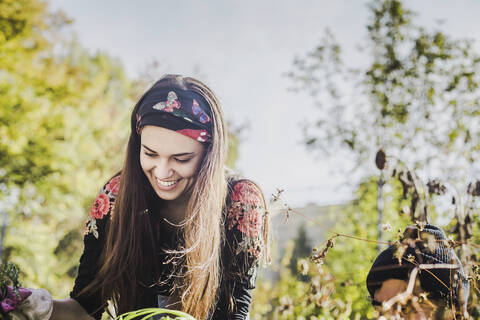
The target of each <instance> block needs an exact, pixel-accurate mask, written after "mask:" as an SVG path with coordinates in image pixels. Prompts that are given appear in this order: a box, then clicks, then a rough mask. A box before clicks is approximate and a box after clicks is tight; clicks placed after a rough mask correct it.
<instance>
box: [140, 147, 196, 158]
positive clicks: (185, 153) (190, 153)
mask: <svg viewBox="0 0 480 320" xmlns="http://www.w3.org/2000/svg"><path fill="white" fill-rule="evenodd" d="M142 147H144V148H145V149H147V150H148V151H150V152H152V153H158V152H157V151H155V150H153V149H150V148H149V147H147V146H146V145H144V144H142ZM194 154H195V152H183V153H176V154H172V156H173V157H181V156H190V155H194Z"/></svg>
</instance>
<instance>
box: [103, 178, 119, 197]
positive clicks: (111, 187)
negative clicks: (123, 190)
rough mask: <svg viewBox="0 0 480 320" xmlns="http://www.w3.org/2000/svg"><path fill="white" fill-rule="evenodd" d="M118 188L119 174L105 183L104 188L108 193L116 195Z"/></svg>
mask: <svg viewBox="0 0 480 320" xmlns="http://www.w3.org/2000/svg"><path fill="white" fill-rule="evenodd" d="M119 188H120V176H116V177H115V178H113V179H112V180H110V182H109V183H108V184H107V186H106V187H105V189H106V190H107V191H108V192H109V193H110V194H113V195H114V196H116V195H117V194H118V189H119Z"/></svg>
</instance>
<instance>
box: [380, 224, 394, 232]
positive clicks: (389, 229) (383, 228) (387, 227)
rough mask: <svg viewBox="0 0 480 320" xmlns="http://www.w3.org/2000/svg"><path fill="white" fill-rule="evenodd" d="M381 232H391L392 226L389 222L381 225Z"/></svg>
mask: <svg viewBox="0 0 480 320" xmlns="http://www.w3.org/2000/svg"><path fill="white" fill-rule="evenodd" d="M382 230H383V231H392V226H391V224H390V223H389V222H386V223H384V224H382Z"/></svg>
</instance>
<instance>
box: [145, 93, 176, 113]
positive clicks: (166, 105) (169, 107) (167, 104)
mask: <svg viewBox="0 0 480 320" xmlns="http://www.w3.org/2000/svg"><path fill="white" fill-rule="evenodd" d="M180 106H181V105H180V101H179V100H178V97H177V94H176V93H175V92H173V91H170V92H169V93H168V96H167V101H161V102H159V103H157V104H156V105H154V106H153V107H152V108H153V109H155V110H161V111H165V112H173V110H174V109H180Z"/></svg>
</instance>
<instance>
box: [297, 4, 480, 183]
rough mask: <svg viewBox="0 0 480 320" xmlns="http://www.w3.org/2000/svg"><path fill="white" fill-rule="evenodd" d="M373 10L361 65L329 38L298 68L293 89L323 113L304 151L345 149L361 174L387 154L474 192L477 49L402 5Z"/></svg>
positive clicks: (478, 134)
mask: <svg viewBox="0 0 480 320" xmlns="http://www.w3.org/2000/svg"><path fill="white" fill-rule="evenodd" d="M369 11H370V17H369V21H368V23H367V34H368V37H367V39H366V40H365V42H362V43H360V45H359V47H360V48H361V52H360V55H361V57H362V58H364V60H363V61H361V62H358V63H359V65H352V63H350V62H345V61H344V60H343V58H342V47H341V46H340V45H339V44H338V42H337V41H336V40H335V37H334V35H333V34H332V32H330V31H328V30H327V31H326V33H325V35H324V37H323V39H322V41H321V43H320V44H319V45H318V47H316V48H315V49H314V50H313V51H311V52H309V53H308V54H306V55H305V56H303V57H300V58H297V59H296V60H295V61H294V69H293V71H292V72H290V73H289V76H290V78H291V79H292V82H293V83H294V88H295V89H297V90H300V91H306V92H309V93H310V94H311V95H312V99H313V101H314V103H315V105H316V106H318V109H319V112H318V114H316V115H315V117H312V118H313V120H311V121H310V122H309V123H308V125H307V127H306V134H305V142H306V144H307V145H308V146H309V147H311V148H312V149H313V150H315V151H320V152H327V153H328V152H329V150H335V152H336V153H338V152H339V150H343V151H346V152H347V153H348V154H349V155H351V156H353V157H354V158H355V161H356V162H357V163H358V166H359V167H364V166H362V164H363V165H365V164H369V161H370V159H371V157H372V155H373V154H374V153H375V151H376V150H378V149H379V148H380V147H384V148H385V150H386V152H387V154H389V155H390V156H392V155H393V156H396V157H397V158H400V159H402V160H403V161H404V162H406V163H407V164H408V165H409V166H410V167H411V168H414V169H424V168H427V167H428V168H429V172H435V173H436V174H438V175H442V176H443V177H447V178H448V180H454V179H455V180H462V182H463V183H464V184H467V183H468V182H469V181H468V180H467V181H466V180H465V177H466V176H469V175H470V176H471V174H472V173H474V172H476V173H477V174H478V171H475V170H478V159H479V156H480V152H479V151H480V149H479V147H480V140H479V138H480V127H479V126H478V125H477V122H478V121H479V118H480V111H479V110H480V108H479V103H480V100H479V98H480V90H479V80H480V79H479V74H480V73H479V71H480V56H479V54H478V53H477V52H475V50H473V41H472V40H466V39H455V38H453V37H451V36H449V35H447V34H446V33H445V32H442V31H440V27H436V28H434V29H433V30H428V29H426V28H424V27H422V26H419V25H417V24H416V23H415V20H414V17H415V15H414V13H413V12H412V11H411V10H409V9H407V8H405V6H404V4H403V2H402V1H400V0H375V1H372V2H371V3H370V5H369ZM365 61H366V62H365ZM435 170H437V171H435ZM460 177H462V178H463V179H460Z"/></svg>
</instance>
